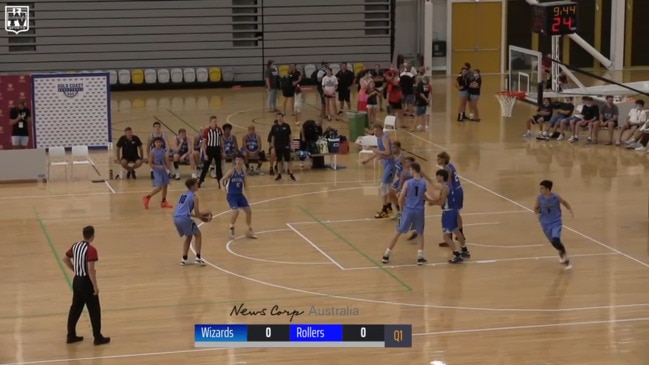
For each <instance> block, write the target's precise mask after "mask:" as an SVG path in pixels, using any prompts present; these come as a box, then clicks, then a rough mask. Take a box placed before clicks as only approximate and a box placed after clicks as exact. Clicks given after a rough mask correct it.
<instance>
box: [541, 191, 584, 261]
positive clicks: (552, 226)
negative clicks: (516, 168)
mask: <svg viewBox="0 0 649 365" xmlns="http://www.w3.org/2000/svg"><path fill="white" fill-rule="evenodd" d="M553 185H554V184H553V183H552V181H550V180H543V181H541V184H540V190H541V193H540V194H539V196H538V197H537V198H536V204H535V205H534V212H535V213H536V215H537V216H538V217H539V222H540V223H541V228H542V229H543V233H544V234H545V237H547V239H548V241H550V243H551V244H552V247H554V248H555V249H556V250H557V251H559V262H560V263H561V264H563V265H564V266H565V267H566V269H570V268H571V267H572V266H570V260H569V259H568V255H567V254H566V248H565V247H564V245H563V243H562V242H561V228H562V227H563V214H562V213H561V205H563V206H564V207H566V209H568V211H569V212H570V215H571V216H573V217H574V216H575V215H574V213H573V212H572V208H571V207H570V204H568V202H567V201H565V200H563V198H562V197H560V196H559V194H556V193H553V192H552V186H553Z"/></svg>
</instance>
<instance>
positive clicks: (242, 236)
mask: <svg viewBox="0 0 649 365" xmlns="http://www.w3.org/2000/svg"><path fill="white" fill-rule="evenodd" d="M290 231H291V230H290V229H272V230H269V231H260V232H255V233H256V234H257V235H262V234H266V233H273V232H290ZM244 237H246V236H245V235H241V236H239V237H236V238H235V239H231V240H230V241H228V243H226V244H225V249H226V250H228V252H229V253H230V254H232V255H234V256H237V257H240V258H242V259H246V260H251V261H259V262H265V263H270V264H280V265H331V262H328V261H327V262H324V261H321V262H294V261H276V260H269V259H260V258H257V257H250V256H246V255H242V254H240V253H237V252H234V251H233V250H232V248H231V247H230V246H231V245H233V244H234V243H235V242H236V241H237V240H239V239H241V238H244Z"/></svg>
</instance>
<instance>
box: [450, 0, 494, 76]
mask: <svg viewBox="0 0 649 365" xmlns="http://www.w3.org/2000/svg"><path fill="white" fill-rule="evenodd" d="M452 20H453V23H452V32H453V33H452V42H453V54H452V65H453V70H452V73H456V72H459V71H460V68H461V67H462V65H463V64H464V63H465V62H469V63H471V66H472V67H473V68H478V69H480V71H481V73H483V74H489V73H500V72H501V68H500V65H501V58H502V54H501V49H502V48H501V47H502V22H503V19H502V3H501V2H500V1H498V2H471V3H453V8H452Z"/></svg>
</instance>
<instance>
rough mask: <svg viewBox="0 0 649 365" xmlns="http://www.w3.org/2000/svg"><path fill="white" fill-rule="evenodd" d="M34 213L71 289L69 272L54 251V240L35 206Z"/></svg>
mask: <svg viewBox="0 0 649 365" xmlns="http://www.w3.org/2000/svg"><path fill="white" fill-rule="evenodd" d="M34 214H35V215H36V219H37V220H38V224H39V225H40V227H41V231H42V232H43V234H44V235H45V240H46V241H47V244H48V246H49V247H50V250H51V251H52V255H53V256H54V260H56V263H57V264H58V266H59V269H60V270H61V272H62V273H63V277H64V278H65V281H66V282H67V283H68V288H69V289H70V290H72V278H70V274H68V271H67V270H66V267H64V266H63V260H61V256H59V253H58V252H57V251H56V247H54V241H53V240H52V236H50V232H49V231H48V230H47V226H46V225H45V221H44V220H43V218H41V216H40V214H38V211H37V210H36V208H34Z"/></svg>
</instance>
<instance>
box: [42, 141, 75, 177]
mask: <svg viewBox="0 0 649 365" xmlns="http://www.w3.org/2000/svg"><path fill="white" fill-rule="evenodd" d="M69 165H70V163H69V162H68V161H67V160H66V155H65V147H50V148H49V151H48V156H47V180H48V181H51V180H52V175H50V167H53V166H63V167H65V180H66V181H67V180H68V166H69Z"/></svg>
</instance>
